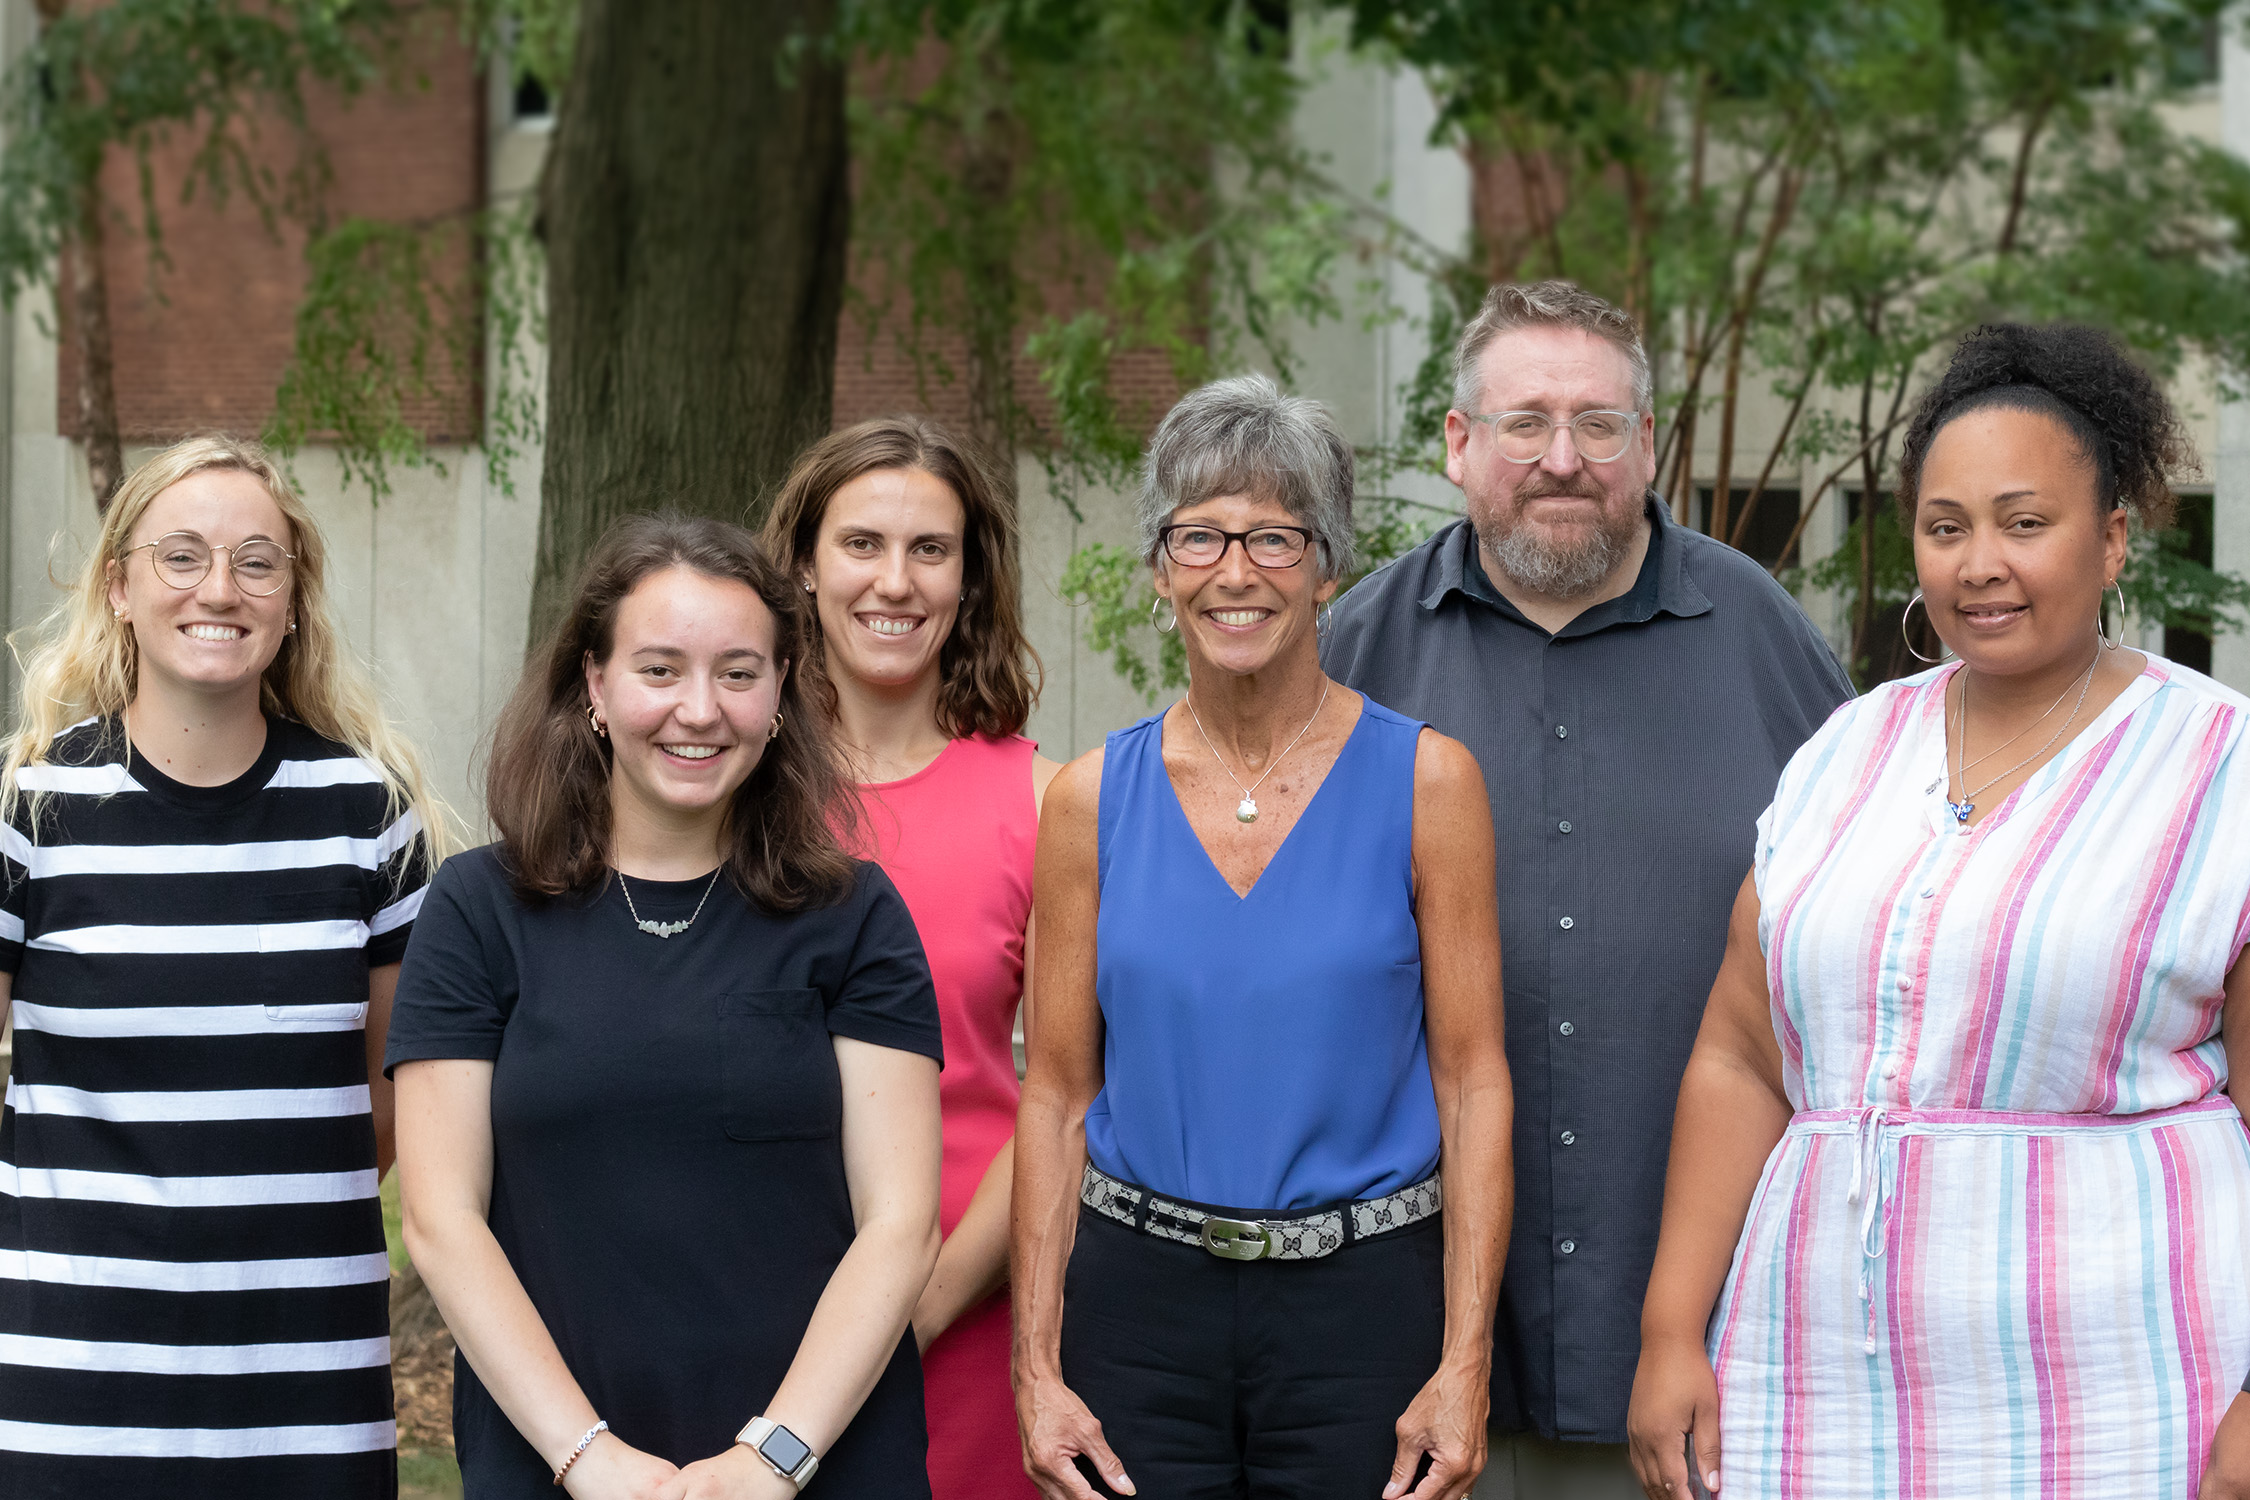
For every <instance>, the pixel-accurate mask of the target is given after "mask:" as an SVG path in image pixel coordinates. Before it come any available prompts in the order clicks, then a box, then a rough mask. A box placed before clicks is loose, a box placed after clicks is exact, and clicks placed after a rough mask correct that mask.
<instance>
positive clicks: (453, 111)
mask: <svg viewBox="0 0 2250 1500" xmlns="http://www.w3.org/2000/svg"><path fill="white" fill-rule="evenodd" d="M483 87H484V86H483V83H482V81H481V80H480V79H479V77H478V75H477V72H476V59H475V57H474V55H473V54H472V53H471V52H470V51H469V50H468V49H467V48H465V47H462V46H460V45H458V44H445V45H440V44H436V43H427V44H424V45H422V46H421V47H419V48H418V49H417V52H416V54H415V55H413V56H412V57H411V59H410V66H409V67H408V68H407V69H405V70H404V71H403V75H402V78H401V80H400V83H399V85H398V86H397V87H396V88H393V87H389V86H386V85H383V84H381V83H377V84H375V85H373V86H371V87H369V88H368V89H367V90H366V91H365V92H363V93H362V94H361V95H360V96H359V97H358V98H356V99H351V100H345V99H340V98H338V97H335V96H334V95H330V94H323V95H321V96H319V97H316V98H314V99H312V100H311V101H310V104H309V111H308V112H309V115H310V118H311V124H312V128H313V130H314V133H315V134H316V135H317V136H318V137H319V139H320V140H321V141H322V142H323V144H324V145H325V146H326V148H327V152H328V159H329V163H330V166H331V170H332V172H333V179H332V183H331V186H330V189H329V192H328V195H327V199H326V201H327V204H328V207H329V211H330V212H331V213H332V214H334V215H336V216H338V217H341V216H344V215H351V214H364V215H369V216H374V217H381V218H387V219H393V220H401V221H409V222H428V223H438V222H446V221H451V220H457V219H458V218H459V216H461V215H463V214H465V213H469V212H474V211H475V210H477V209H478V208H480V207H482V205H483V202H484V193H485V189H484V92H483ZM198 139H200V137H199V136H190V135H184V134H183V135H177V136H175V137H174V138H173V139H172V140H171V141H169V142H167V143H165V144H163V145H161V146H159V147H158V149H157V150H156V152H155V154H154V173H155V184H156V202H157V205H158V213H159V217H160V220H161V222H162V224H163V230H164V239H165V250H166V252H167V254H168V257H169V260H170V264H169V265H164V266H158V267H155V268H153V274H152V267H151V265H150V256H149V247H148V244H147V242H146V241H145V240H144V239H143V237H142V236H141V234H140V233H139V232H138V228H139V202H140V199H139V187H138V184H137V180H136V167H135V164H134V162H133V160H132V158H131V157H130V156H129V155H128V154H127V153H124V152H120V151H112V153H111V156H110V160H109V162H108V163H107V165H106V167H105V169H104V172H103V183H102V185H103V190H104V192H105V194H106V195H107V197H108V199H109V202H110V204H111V206H112V210H113V213H112V217H111V221H110V222H111V226H112V227H111V229H110V232H109V234H108V237H107V240H106V242H105V247H104V248H105V252H106V253H105V257H104V263H105V268H106V270H107V272H108V276H109V295H110V326H111V336H112V339H113V342H114V347H115V356H116V381H117V416H118V427H119V430H120V434H121V435H122V436H123V437H124V439H125V440H126V441H127V442H134V441H142V442H149V441H168V440H170V439H172V438H175V437H180V436H183V435H186V434H188V433H194V432H206V431H211V430H214V429H217V430H224V431H229V432H237V433H252V434H254V433H256V432H257V431H259V430H260V429H261V428H262V427H264V426H265V424H266V421H267V419H268V417H270V416H271V415H272V412H273V398H274V390H275V388H276V387H277V386H278V385H279V384H280V382H281V374H282V371H283V369H284V368H286V366H287V365H288V363H289V353H290V349H291V347H292V344H293V341H294V337H295V327H296V321H295V320H296V312H297V306H298V303H299V302H300V300H302V297H303V293H304V288H305V276H306V273H305V257H304V244H305V236H304V231H303V230H302V229H301V228H300V227H299V226H297V225H296V224H294V223H292V222H290V221H289V220H288V219H286V218H278V219H276V220H275V222H274V224H273V227H272V229H271V230H269V229H268V228H267V227H266V225H265V224H264V223H263V222H262V221H261V219H260V217H259V214H258V211H257V209H256V208H255V207H254V206H253V205H252V204H251V203H250V202H249V201H248V200H247V199H245V198H244V197H242V196H240V195H236V196H235V197H233V198H231V199H230V200H229V201H227V202H226V203H224V204H214V203H212V202H210V201H209V199H208V197H207V196H205V195H201V194H199V195H198V196H197V197H196V199H195V200H194V201H192V202H189V203H185V204H183V203H182V202H181V201H180V187H181V183H182V182H183V181H184V179H185V175H186V174H185V164H186V161H187V158H188V155H189V153H190V152H191V151H192V150H193V148H194V145H195V142H196V140H198ZM246 140H247V141H248V145H249V149H250V152H251V154H252V156H253V158H254V159H255V160H256V161H257V162H259V163H260V164H261V165H262V166H264V167H266V168H268V169H269V170H271V171H273V172H274V173H275V174H276V175H277V176H279V175H280V174H282V173H285V172H286V171H287V170H288V168H289V166H290V164H291V162H292V161H293V160H294V158H295V155H296V145H295V141H294V138H293V134H292V132H291V131H290V130H289V128H288V127H287V126H284V125H280V124H275V123H271V122H268V123H266V124H264V125H263V126H262V128H261V129H259V130H258V131H256V132H255V133H253V134H250V135H247V136H246ZM454 264H455V265H456V267H465V266H466V260H465V258H464V257H463V256H460V255H456V256H455V257H454ZM77 380H78V373H77V362H76V361H75V360H74V359H73V358H72V357H71V354H70V345H69V341H68V340H67V339H66V340H65V341H64V346H63V358H62V370H61V381H60V400H59V403H58V413H57V415H58V417H59V418H60V420H61V423H62V430H63V431H64V432H65V433H66V434H68V435H70V436H72V437H77V436H80V435H81V434H80V433H79V431H78V422H77V398H76V391H77ZM470 398H473V392H471V391H467V390H462V389H458V388H454V387H453V384H452V383H451V382H447V390H446V392H445V394H444V395H443V397H442V398H441V399H439V400H435V401H429V402H424V403H421V405H420V409H417V410H410V411H409V412H408V414H407V415H408V419H409V420H410V421H411V422H413V423H414V425H415V426H417V427H418V428H419V429H420V430H421V431H422V432H423V433H424V434H425V435H426V436H427V437H429V438H430V439H432V440H433V441H460V440H462V439H463V438H468V437H473V436H474V435H475V422H476V415H475V414H476V407H475V403H474V400H473V399H470Z"/></svg>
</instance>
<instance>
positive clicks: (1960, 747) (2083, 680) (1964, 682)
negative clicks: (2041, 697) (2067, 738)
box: [1945, 647, 2102, 834]
mask: <svg viewBox="0 0 2250 1500" xmlns="http://www.w3.org/2000/svg"><path fill="white" fill-rule="evenodd" d="M2101 664H2102V653H2101V650H2100V648H2099V647H2097V648H2095V651H2094V659H2093V660H2092V661H2090V662H2088V663H2086V671H2085V673H2084V675H2082V676H2081V677H2080V678H2079V679H2078V700H2077V701H2076V702H2075V703H2073V704H2071V705H2070V712H2069V713H2068V714H2067V715H2065V716H2064V718H2063V721H2062V722H2061V723H2060V724H2057V725H2056V726H2055V732H2054V733H2053V734H2050V735H2048V736H2047V743H2046V744H2044V745H2041V746H2040V747H2039V748H2038V749H2036V750H2034V751H2032V752H2031V753H2030V754H2029V755H2027V756H2025V757H2024V758H2023V759H2022V760H2019V761H2017V762H2016V763H2015V764H2014V765H2012V766H2010V767H2008V769H2007V770H2005V771H2002V772H2001V773H2000V774H1999V775H1997V776H1994V777H1992V778H1991V779H1990V780H1988V781H1985V782H1984V783H1982V784H1981V785H1979V786H1975V787H1972V786H1970V785H1969V778H1968V775H1967V772H1968V769H1969V767H1970V766H1973V765H1976V764H1977V763H1978V762H1980V761H1983V760H1985V759H1987V758H1988V757H1989V756H1990V755H1991V754H1992V753H1993V752H1992V751H1990V750H1987V751H1986V752H1985V753H1984V754H1983V755H1980V756H1978V757H1977V758H1976V760H1972V761H1966V762H1964V761H1963V759H1962V757H1963V756H1965V755H1967V754H1968V753H1969V679H1968V676H1967V674H1966V669H1963V676H1962V678H1961V717H1960V719H1959V720H1958V722H1957V723H1956V724H1955V726H1954V730H1955V732H1954V738H1953V743H1954V752H1953V761H1954V772H1953V775H1954V779H1955V780H1957V781H1959V782H1960V783H1961V800H1960V801H1958V802H1956V801H1954V800H1953V799H1952V798H1951V797H1948V798H1946V799H1945V808H1946V811H1948V812H1950V813H1952V814H1953V822H1954V826H1955V827H1956V828H1957V829H1959V831H1960V832H1962V833H1963V834H1966V833H1967V832H1968V831H1969V818H1970V816H1971V815H1972V814H1973V813H1975V812H1976V810H1977V804H1976V797H1977V794H1978V793H1979V792H1981V791H1983V790H1984V789H1985V788H1986V787H1989V786H1995V785H1998V784H1999V783H2000V782H2003V781H2006V780H2007V779H2008V778H2009V777H2011V776H2013V775H2015V774H2016V772H2018V771H2020V770H2022V769H2023V768H2024V767H2025V766H2028V765H2030V764H2031V763H2032V762H2033V761H2035V760H2037V759H2038V758H2039V757H2040V756H2042V755H2045V754H2046V753H2047V752H2048V751H2049V750H2052V749H2054V748H2055V741H2057V740H2059V739H2061V738H2062V735H2063V731H2064V730H2066V729H2068V728H2069V727H2070V726H2071V725H2072V724H2074V723H2075V722H2077V719H2078V710H2080V709H2081V708H2084V707H2085V706H2086V690H2087V689H2088V688H2091V687H2092V686H2093V685H2094V668H2096V667H2098V666H2100V665H2101ZM2063 691H2064V692H2065V693H2067V692H2069V691H2070V689H2068V688H2064V689H2063ZM2061 706H2062V699H2061V698H2059V697H2058V698H2057V699H2055V701H2054V702H2053V703H2051V704H2049V705H2048V706H2047V714H2051V713H2053V712H2054V711H2055V710H2056V709H2057V708H2060V707H2061ZM2047 714H2041V715H2040V716H2039V719H2044V718H2046V717H2047ZM2039 719H2033V720H2032V721H2031V722H2032V724H2037V723H2038V722H2039ZM2028 728H2029V726H2028V725H2027V726H2026V729H2028ZM2024 732H2025V731H2024V730H2019V731H2017V734H2016V738H2017V739H2020V738H2022V736H2023V734H2024ZM2014 742H2015V741H2014V740H2013V739H2011V740H2008V741H2004V742H2003V743H2002V745H2001V746H1999V747H1998V748H2001V749H2005V748H2006V747H2007V746H2008V745H2010V744H2013V743H2014Z"/></svg>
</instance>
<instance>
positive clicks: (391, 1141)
mask: <svg viewBox="0 0 2250 1500" xmlns="http://www.w3.org/2000/svg"><path fill="white" fill-rule="evenodd" d="M397 993H398V965H397V964H382V965H380V966H378V967H376V968H372V969H369V970H368V971H367V1031H366V1041H367V1105H368V1108H369V1109H370V1110H372V1111H373V1112H374V1115H375V1180H376V1181H377V1182H381V1181H382V1180H383V1174H384V1173H386V1172H388V1171H389V1170H390V1169H391V1162H392V1161H393V1160H394V1159H396V1156H397V1135H396V1132H395V1131H394V1130H393V1129H392V1109H391V1081H390V1080H389V1079H388V1078H385V1077H384V1076H383V1046H384V1044H385V1043H386V1042H388V1041H389V1040H390V1037H391V997H392V996H393V995H395V994H397Z"/></svg>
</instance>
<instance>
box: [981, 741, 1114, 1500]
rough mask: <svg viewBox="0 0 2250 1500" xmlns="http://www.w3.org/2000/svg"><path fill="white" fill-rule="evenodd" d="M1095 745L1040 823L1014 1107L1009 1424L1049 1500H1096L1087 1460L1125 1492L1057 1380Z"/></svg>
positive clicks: (1073, 1200)
mask: <svg viewBox="0 0 2250 1500" xmlns="http://www.w3.org/2000/svg"><path fill="white" fill-rule="evenodd" d="M1101 763H1102V757H1101V752H1100V751H1095V752H1093V753H1091V754H1088V755H1085V756H1081V757H1080V758H1079V759H1077V760H1075V761H1073V762H1071V763H1070V765H1068V766H1066V767H1065V768H1064V769H1063V772H1062V774H1061V775H1059V776H1057V777H1056V778H1055V781H1054V784H1053V785H1052V786H1050V787H1049V788H1048V789H1047V801H1046V805H1045V807H1044V808H1042V810H1041V812H1040V818H1039V866H1038V878H1037V881H1036V884H1035V887H1034V889H1035V891H1036V895H1035V897H1034V903H1035V905H1036V906H1037V907H1038V909H1039V911H1040V912H1041V913H1042V926H1041V931H1042V934H1043V936H1042V940H1041V942H1040V944H1039V950H1038V955H1037V960H1038V962H1037V967H1036V970H1035V977H1034V983H1035V985H1036V987H1037V989H1038V992H1039V1024H1038V1026H1037V1027H1036V1028H1035V1029H1032V1030H1030V1032H1029V1035H1028V1041H1029V1061H1030V1069H1029V1071H1028V1073H1027V1074H1026V1075H1025V1077H1024V1082H1023V1104H1022V1106H1021V1107H1020V1108H1019V1109H1018V1110H1017V1112H1016V1150H1015V1173H1016V1180H1015V1204H1014V1212H1013V1214H1012V1215H1011V1223H1012V1237H1013V1257H1014V1267H1013V1275H1014V1279H1015V1323H1016V1328H1015V1353H1014V1360H1013V1364H1014V1377H1015V1387H1016V1420H1017V1422H1018V1423H1019V1424H1020V1426H1021V1428H1022V1431H1023V1444H1024V1467H1025V1468H1026V1469H1027V1470H1028V1471H1029V1472H1030V1474H1031V1478H1032V1482H1033V1483H1035V1484H1037V1485H1038V1486H1039V1491H1040V1493H1041V1494H1042V1495H1045V1496H1047V1497H1048V1500H1094V1491H1093V1487H1092V1486H1091V1485H1089V1484H1087V1483H1086V1480H1085V1478H1084V1476H1082V1475H1081V1474H1080V1473H1079V1472H1078V1468H1077V1464H1076V1460H1077V1458H1079V1457H1080V1456H1084V1457H1085V1458H1086V1459H1087V1460H1089V1461H1090V1462H1091V1463H1093V1464H1094V1466H1095V1467H1096V1468H1097V1469H1098V1470H1099V1471H1100V1472H1101V1474H1102V1476H1103V1477H1104V1479H1105V1480H1106V1482H1107V1483H1108V1485H1109V1487H1110V1488H1111V1489H1113V1490H1116V1491H1117V1492H1118V1493H1120V1494H1125V1495H1130V1494H1132V1493H1133V1482H1132V1480H1131V1479H1129V1478H1127V1477H1126V1474H1125V1466H1124V1465H1123V1464H1121V1463H1119V1462H1118V1461H1117V1455H1116V1454H1115V1453H1113V1452H1111V1451H1110V1447H1109V1444H1108V1442H1107V1441H1106V1440H1105V1439H1104V1438H1103V1436H1102V1428H1101V1423H1100V1422H1098V1421H1096V1420H1095V1418H1094V1415H1093V1413H1092V1412H1090V1411H1088V1410H1087V1409H1086V1404H1085V1403H1084V1402H1083V1401H1081V1400H1079V1399H1078V1396H1077V1395H1076V1393H1074V1392H1073V1391H1072V1390H1071V1389H1070V1388H1069V1387H1068V1386H1066V1385H1064V1384H1063V1378H1062V1301H1063V1295H1062V1289H1063V1270H1064V1268H1065V1267H1066V1266H1067V1265H1069V1263H1070V1249H1071V1245H1072V1243H1073V1241H1074V1239H1075V1238H1076V1235H1077V1229H1078V1184H1079V1179H1080V1178H1081V1177H1082V1176H1083V1175H1084V1172H1085V1168H1086V1106H1087V1105H1089V1104H1091V1103H1093V1101H1094V1095H1095V1094H1097V1093H1099V1092H1100V1090H1101V1083H1102V1015H1101V1006H1100V1005H1099V1003H1097V1001H1096V1000H1095V998H1094V919H1095V916H1096V915H1097V914H1098V912H1099V910H1100V907H1101V892H1100V886H1099V877H1098V874H1097V869H1096V863H1095V854H1096V839H1097V835H1096V831H1095V816H1096V812H1097V810H1098V807H1099V803H1100V798H1101V778H1102V769H1101Z"/></svg>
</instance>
